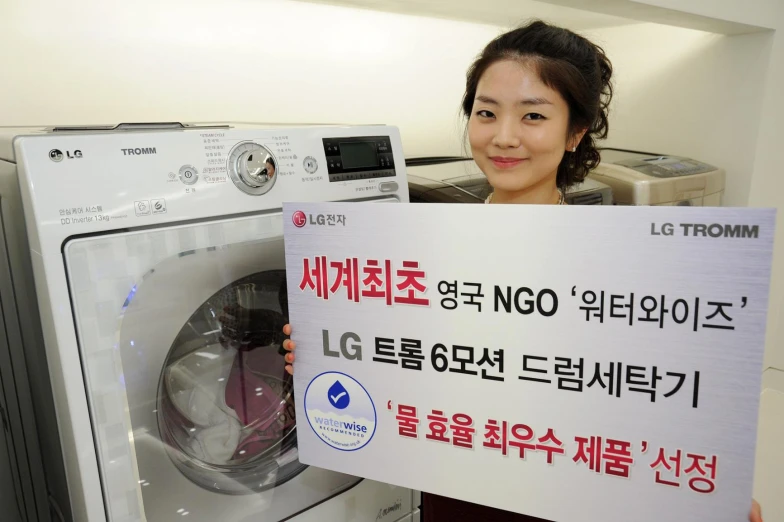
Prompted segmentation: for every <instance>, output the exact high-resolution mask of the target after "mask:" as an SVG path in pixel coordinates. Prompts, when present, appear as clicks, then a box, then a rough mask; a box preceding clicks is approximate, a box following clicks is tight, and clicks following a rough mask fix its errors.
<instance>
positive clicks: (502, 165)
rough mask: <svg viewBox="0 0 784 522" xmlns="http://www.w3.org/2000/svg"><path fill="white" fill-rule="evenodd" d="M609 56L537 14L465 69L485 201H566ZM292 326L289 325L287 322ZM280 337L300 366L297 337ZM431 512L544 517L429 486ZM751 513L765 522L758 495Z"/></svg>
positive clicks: (599, 126) (586, 160) (603, 91)
mask: <svg viewBox="0 0 784 522" xmlns="http://www.w3.org/2000/svg"><path fill="white" fill-rule="evenodd" d="M611 76H612V66H611V64H610V61H609V60H608V59H607V57H606V56H605V54H604V52H603V51H602V49H601V48H599V47H597V46H596V45H594V44H592V43H591V42H589V41H588V40H586V39H585V38H582V37H580V36H578V35H576V34H574V33H572V32H570V31H568V30H565V29H561V28H558V27H553V26H551V25H548V24H545V23H543V22H540V21H536V22H533V23H531V24H529V25H527V26H524V27H521V28H519V29H516V30H514V31H511V32H508V33H506V34H503V35H501V36H499V37H498V38H496V39H495V40H493V41H492V42H490V43H489V44H488V45H487V47H485V49H484V51H483V52H482V54H481V55H480V56H479V58H478V59H477V61H476V62H475V63H474V64H473V65H472V66H471V68H470V69H469V70H468V75H467V81H466V92H465V96H464V98H463V113H464V115H465V117H466V118H467V120H468V139H469V142H470V144H471V152H472V154H473V158H474V161H475V162H476V164H477V165H478V166H479V168H480V169H481V170H482V172H483V173H484V174H485V175H486V176H487V179H488V181H489V183H490V185H491V186H492V187H493V193H492V194H491V195H490V197H488V199H487V201H486V203H490V204H510V203H512V204H529V205H530V204H533V205H537V204H539V205H547V204H555V205H563V204H564V192H565V190H566V189H567V188H568V187H569V186H571V185H574V184H576V183H579V182H581V181H582V180H583V179H584V178H585V176H586V175H587V174H588V172H589V171H590V170H591V169H592V168H594V167H595V166H596V165H597V164H598V163H599V151H598V150H597V149H596V146H595V140H596V139H602V138H605V137H606V136H607V130H608V119H607V108H608V105H609V103H610V99H611V97H612V85H611V83H610V78H611ZM283 331H284V333H285V334H286V335H287V336H289V335H291V326H290V325H286V326H285V327H284V330H283ZM283 347H284V348H285V349H286V350H288V352H289V353H287V354H286V356H285V358H286V363H287V366H286V369H287V370H288V371H289V372H293V367H292V364H293V362H294V353H293V350H294V349H295V343H294V342H293V341H291V340H290V339H287V340H286V341H284V343H283ZM424 520H425V522H461V521H466V522H467V521H472V522H496V521H497V522H501V521H504V522H514V521H519V522H524V521H528V522H533V521H535V520H538V519H534V518H532V517H527V516H522V515H517V514H514V513H509V512H504V511H501V510H498V509H493V508H488V507H483V506H479V505H476V504H471V503H468V502H463V501H460V500H455V499H449V498H444V497H441V496H438V495H432V494H425V495H424ZM749 520H750V521H751V522H762V517H761V514H760V507H759V504H757V503H756V501H753V502H752V511H751V513H750V515H749Z"/></svg>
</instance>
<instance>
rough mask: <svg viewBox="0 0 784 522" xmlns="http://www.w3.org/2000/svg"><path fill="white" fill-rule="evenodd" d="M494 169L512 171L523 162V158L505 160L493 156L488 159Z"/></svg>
mask: <svg viewBox="0 0 784 522" xmlns="http://www.w3.org/2000/svg"><path fill="white" fill-rule="evenodd" d="M490 161H492V162H493V165H495V168H497V169H513V168H515V167H517V166H518V165H520V164H521V163H522V162H524V161H525V159H524V158H505V157H502V156H494V157H492V158H490Z"/></svg>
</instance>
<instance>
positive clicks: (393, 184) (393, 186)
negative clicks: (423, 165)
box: [378, 181, 398, 192]
mask: <svg viewBox="0 0 784 522" xmlns="http://www.w3.org/2000/svg"><path fill="white" fill-rule="evenodd" d="M397 189H398V185H397V181H385V182H384V183H379V184H378V190H380V191H381V192H394V191H396V190H397Z"/></svg>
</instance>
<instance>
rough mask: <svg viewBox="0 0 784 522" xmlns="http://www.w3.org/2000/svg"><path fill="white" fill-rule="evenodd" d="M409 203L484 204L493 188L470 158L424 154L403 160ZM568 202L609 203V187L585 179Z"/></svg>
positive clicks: (570, 194)
mask: <svg viewBox="0 0 784 522" xmlns="http://www.w3.org/2000/svg"><path fill="white" fill-rule="evenodd" d="M406 170H407V172H408V190H409V197H410V199H411V202H412V203H484V202H485V200H486V199H487V196H489V195H490V193H491V192H492V191H493V188H492V187H491V186H490V184H489V183H488V182H487V178H486V177H485V175H484V174H483V173H482V171H481V170H479V167H477V165H476V163H474V161H473V160H472V159H471V158H463V157H427V158H409V159H407V160H406ZM565 197H566V202H567V203H568V204H570V205H612V204H613V192H612V189H611V188H610V187H609V186H607V185H605V184H604V183H601V182H598V181H596V180H592V179H586V180H585V181H584V182H583V183H581V184H579V185H575V186H574V187H571V188H570V189H569V190H568V191H567V193H566V195H565Z"/></svg>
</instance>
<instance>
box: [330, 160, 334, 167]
mask: <svg viewBox="0 0 784 522" xmlns="http://www.w3.org/2000/svg"><path fill="white" fill-rule="evenodd" d="M329 168H331V169H334V168H335V160H329Z"/></svg>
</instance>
